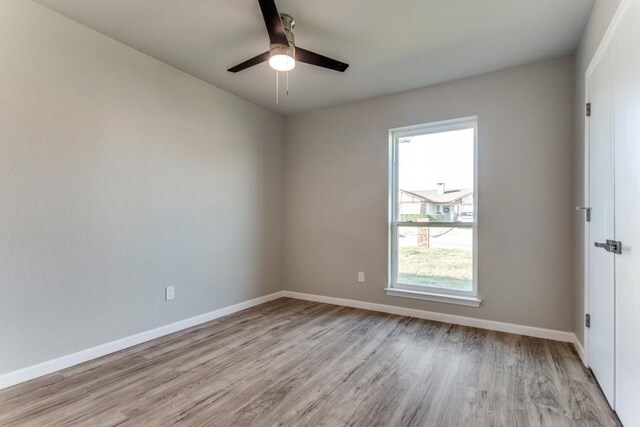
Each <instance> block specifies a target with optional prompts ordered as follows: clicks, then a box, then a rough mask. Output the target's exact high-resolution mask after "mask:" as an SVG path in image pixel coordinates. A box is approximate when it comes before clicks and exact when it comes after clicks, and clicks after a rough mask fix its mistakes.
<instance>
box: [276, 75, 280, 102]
mask: <svg viewBox="0 0 640 427" xmlns="http://www.w3.org/2000/svg"><path fill="white" fill-rule="evenodd" d="M279 86H280V73H278V71H277V70H276V104H280V98H279V95H280V88H279Z"/></svg>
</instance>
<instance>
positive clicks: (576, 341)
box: [573, 334, 589, 368]
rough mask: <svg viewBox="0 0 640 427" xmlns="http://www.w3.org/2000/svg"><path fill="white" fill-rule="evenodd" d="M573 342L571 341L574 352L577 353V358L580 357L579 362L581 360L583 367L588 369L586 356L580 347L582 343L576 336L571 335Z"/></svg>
mask: <svg viewBox="0 0 640 427" xmlns="http://www.w3.org/2000/svg"><path fill="white" fill-rule="evenodd" d="M573 337H574V340H573V346H574V347H575V349H576V351H577V352H578V356H580V360H582V364H583V365H584V366H585V367H587V368H588V367H589V363H587V355H586V353H585V351H584V347H583V346H582V343H581V342H580V340H579V339H578V336H577V335H575V334H574V335H573Z"/></svg>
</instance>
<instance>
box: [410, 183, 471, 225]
mask: <svg viewBox="0 0 640 427" xmlns="http://www.w3.org/2000/svg"><path fill="white" fill-rule="evenodd" d="M470 211H473V189H470V188H463V189H460V190H447V189H446V186H445V184H444V183H439V184H438V188H437V189H435V190H411V191H408V190H400V213H401V214H405V215H411V214H415V215H425V216H431V217H433V219H434V220H436V221H458V220H459V216H460V213H462V212H470Z"/></svg>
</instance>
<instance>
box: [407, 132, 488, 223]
mask: <svg viewBox="0 0 640 427" xmlns="http://www.w3.org/2000/svg"><path fill="white" fill-rule="evenodd" d="M474 132H475V131H474V129H473V128H469V129H462V130H454V131H449V132H439V133H431V134H426V135H417V136H412V137H407V138H400V139H399V140H398V168H399V170H398V191H399V194H398V195H397V197H398V199H397V200H398V203H399V206H398V221H400V222H407V221H418V222H429V221H438V222H473V218H474V214H473V211H474V206H473V187H474V183H473V180H474V171H473V165H474V161H473V156H474V138H475V136H474Z"/></svg>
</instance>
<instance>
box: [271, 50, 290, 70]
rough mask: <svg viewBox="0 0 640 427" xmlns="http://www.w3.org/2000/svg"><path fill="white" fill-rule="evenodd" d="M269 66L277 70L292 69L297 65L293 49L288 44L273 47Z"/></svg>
mask: <svg viewBox="0 0 640 427" xmlns="http://www.w3.org/2000/svg"><path fill="white" fill-rule="evenodd" d="M269 66H271V68H273V69H274V70H276V71H291V70H293V69H294V68H295V67H296V60H295V58H294V56H293V49H291V48H290V47H288V46H277V47H273V48H271V52H270V56H269Z"/></svg>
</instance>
